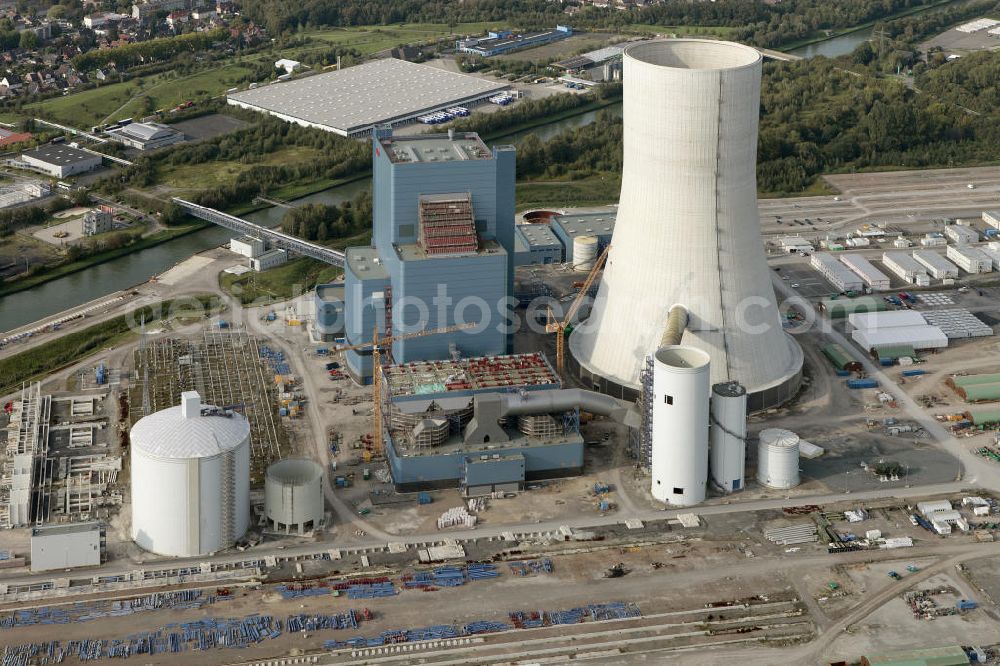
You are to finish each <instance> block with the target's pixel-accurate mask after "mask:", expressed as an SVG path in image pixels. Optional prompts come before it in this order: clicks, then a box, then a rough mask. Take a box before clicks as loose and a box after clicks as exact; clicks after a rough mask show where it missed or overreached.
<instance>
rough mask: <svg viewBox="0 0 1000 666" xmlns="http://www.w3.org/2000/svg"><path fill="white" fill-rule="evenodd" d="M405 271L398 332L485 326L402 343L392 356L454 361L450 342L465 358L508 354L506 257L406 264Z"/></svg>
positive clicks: (396, 308)
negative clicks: (503, 309) (504, 312)
mask: <svg viewBox="0 0 1000 666" xmlns="http://www.w3.org/2000/svg"><path fill="white" fill-rule="evenodd" d="M399 270H400V273H399V280H398V281H397V282H395V284H399V285H402V289H401V290H400V289H399V288H394V289H393V311H392V317H393V331H394V332H397V333H407V332H412V331H416V330H434V329H436V328H445V327H448V326H454V325H456V324H461V323H476V324H484V325H483V326H477V327H476V328H473V329H467V330H462V331H455V332H453V333H448V334H443V335H428V336H426V337H422V338H412V339H409V340H401V341H399V342H396V343H394V344H393V347H392V353H393V357H394V358H395V359H396V361H397V362H399V363H408V362H410V361H416V360H426V359H435V358H448V357H449V344H450V343H455V345H457V347H458V349H459V351H461V352H462V355H463V356H492V355H496V354H504V353H506V352H507V332H508V330H507V329H508V327H507V321H506V320H505V319H504V318H503V317H502V316H501V315H500V314H499V308H500V307H501V305H502V302H503V299H504V298H505V296H506V289H505V283H506V271H507V256H506V253H503V252H498V253H496V254H479V255H474V256H466V257H451V258H442V259H418V260H416V261H405V262H402V263H400V264H399ZM424 318H425V320H424V322H421V319H424Z"/></svg>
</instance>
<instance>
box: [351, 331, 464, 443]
mask: <svg viewBox="0 0 1000 666" xmlns="http://www.w3.org/2000/svg"><path fill="white" fill-rule="evenodd" d="M478 325H479V324H458V325H455V326H447V327H445V328H435V329H433V330H430V331H417V332H416V333H404V334H402V335H393V336H390V337H387V338H380V337H379V335H378V326H376V327H375V331H374V332H373V333H372V341H371V342H365V343H363V344H360V345H351V346H349V347H337V349H336V351H339V352H341V351H357V350H360V349H371V350H372V405H373V407H372V416H373V421H374V423H373V425H374V432H373V433H372V449H373V453H374V455H376V456H380V455H384V454H385V439H384V437H383V435H382V432H383V430H382V428H383V425H382V424H383V417H382V350H383V349H384V348H385V347H386V346H387V345H391V344H392V343H393V342H397V341H399V340H411V339H413V338H422V337H425V336H428V335H441V334H443V333H454V332H455V331H462V330H465V329H467V328H474V327H476V326H478Z"/></svg>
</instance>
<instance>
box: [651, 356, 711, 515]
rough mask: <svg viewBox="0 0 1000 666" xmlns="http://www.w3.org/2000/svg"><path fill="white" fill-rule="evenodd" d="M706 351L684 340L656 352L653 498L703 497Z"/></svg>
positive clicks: (686, 501)
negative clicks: (686, 343)
mask: <svg viewBox="0 0 1000 666" xmlns="http://www.w3.org/2000/svg"><path fill="white" fill-rule="evenodd" d="M710 372H711V369H710V361H709V357H708V354H706V353H705V352H704V351H702V350H700V349H695V348H693V347H685V346H682V345H670V346H666V347H661V348H660V349H658V350H657V351H656V353H655V354H654V355H653V405H652V407H653V443H652V448H651V464H650V472H651V476H652V486H651V492H652V494H653V498H654V499H657V500H659V501H661V502H666V503H668V504H673V505H675V506H693V505H695V504H700V503H701V502H704V501H705V486H706V484H707V482H708V416H709V407H708V400H709V375H710Z"/></svg>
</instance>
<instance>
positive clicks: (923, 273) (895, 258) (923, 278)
mask: <svg viewBox="0 0 1000 666" xmlns="http://www.w3.org/2000/svg"><path fill="white" fill-rule="evenodd" d="M882 263H883V264H884V265H885V267H886V268H887V269H888V270H889V271H891V272H892V273H895V274H896V275H898V276H899V277H901V278H903V279H904V280H906V281H907V282H909V283H910V284H915V285H917V286H918V287H928V286H930V284H931V278H930V276H929V275H928V274H927V267H926V266H924V265H923V264H921V263H920V262H919V261H917V260H916V259H914V258H913V257H911V256H910V255H908V254H907V253H905V252H884V253H882Z"/></svg>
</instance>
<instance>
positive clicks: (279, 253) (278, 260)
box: [250, 248, 288, 273]
mask: <svg viewBox="0 0 1000 666" xmlns="http://www.w3.org/2000/svg"><path fill="white" fill-rule="evenodd" d="M287 261H288V250H282V249H280V248H274V249H272V250H268V251H266V252H263V253H261V254H259V255H257V256H256V257H252V258H251V259H250V268H252V269H253V270H255V271H257V272H258V273H259V272H260V271H266V270H270V269H272V268H277V267H278V266H281V265H282V264H284V263H286V262H287Z"/></svg>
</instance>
